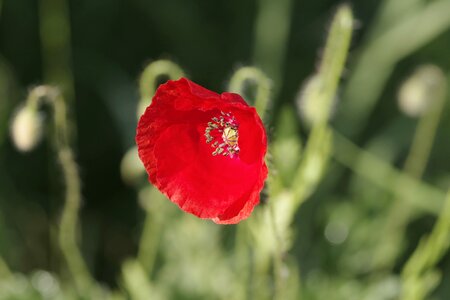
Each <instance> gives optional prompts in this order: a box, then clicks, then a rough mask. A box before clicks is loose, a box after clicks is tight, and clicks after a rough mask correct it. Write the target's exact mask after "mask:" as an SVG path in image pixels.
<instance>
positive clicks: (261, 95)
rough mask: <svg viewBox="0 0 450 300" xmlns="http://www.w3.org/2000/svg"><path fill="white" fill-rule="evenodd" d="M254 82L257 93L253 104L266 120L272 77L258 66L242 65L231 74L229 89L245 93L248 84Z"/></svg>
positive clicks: (241, 93)
mask: <svg viewBox="0 0 450 300" xmlns="http://www.w3.org/2000/svg"><path fill="white" fill-rule="evenodd" d="M249 83H253V84H254V85H255V86H256V95H255V100H254V103H253V106H254V107H255V108H256V111H257V112H258V114H259V116H260V117H261V119H262V120H264V117H265V114H266V111H267V109H268V106H269V104H270V91H271V82H270V79H269V78H268V77H267V76H266V75H265V74H264V73H263V72H262V71H261V70H260V69H258V68H255V67H242V68H240V69H239V70H237V71H236V72H235V73H234V74H233V76H231V79H230V84H229V86H228V90H229V91H230V92H233V93H238V94H240V95H243V94H244V91H245V88H246V85H247V84H249Z"/></svg>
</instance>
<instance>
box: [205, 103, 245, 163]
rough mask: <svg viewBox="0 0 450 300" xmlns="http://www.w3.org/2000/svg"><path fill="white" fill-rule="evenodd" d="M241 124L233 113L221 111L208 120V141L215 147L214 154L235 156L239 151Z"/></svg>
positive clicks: (206, 134) (206, 132)
mask: <svg viewBox="0 0 450 300" xmlns="http://www.w3.org/2000/svg"><path fill="white" fill-rule="evenodd" d="M238 129H239V124H238V123H237V121H236V119H235V118H234V116H233V115H232V114H231V113H224V112H220V116H219V117H214V118H212V119H211V121H210V122H208V126H207V127H206V129H205V138H206V143H207V144H211V147H212V148H213V149H214V151H213V152H212V155H213V156H216V155H219V154H221V155H223V156H230V157H235V156H237V154H238V153H239V145H238V139H239V130H238Z"/></svg>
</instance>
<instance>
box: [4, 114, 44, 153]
mask: <svg viewBox="0 0 450 300" xmlns="http://www.w3.org/2000/svg"><path fill="white" fill-rule="evenodd" d="M42 131H43V124H42V118H41V116H40V114H39V112H38V111H37V110H35V109H34V108H31V107H28V106H24V107H22V108H20V109H19V111H18V112H17V113H16V115H15V116H14V118H13V120H12V123H11V127H10V134H11V138H12V141H13V142H14V145H15V146H16V148H17V149H18V150H19V151H22V152H28V151H31V150H32V149H33V148H34V147H35V146H36V145H37V144H38V143H39V141H40V140H41V137H42Z"/></svg>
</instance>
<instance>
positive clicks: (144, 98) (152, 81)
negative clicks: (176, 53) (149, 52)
mask: <svg viewBox="0 0 450 300" xmlns="http://www.w3.org/2000/svg"><path fill="white" fill-rule="evenodd" d="M183 76H185V75H184V72H183V70H182V69H181V68H180V66H178V65H177V64H175V63H174V62H172V61H170V60H165V59H160V60H156V61H154V62H152V63H150V64H149V65H148V66H147V67H146V68H145V69H144V71H143V72H142V74H141V77H140V79H139V92H140V95H141V98H140V101H139V104H138V109H137V115H138V118H139V117H140V116H141V115H142V114H143V113H144V111H145V108H146V107H147V106H148V105H149V104H150V103H151V101H152V98H153V95H154V94H155V91H156V89H157V87H158V86H157V85H158V80H160V79H161V78H162V77H168V78H169V79H173V80H175V79H178V78H180V77H183Z"/></svg>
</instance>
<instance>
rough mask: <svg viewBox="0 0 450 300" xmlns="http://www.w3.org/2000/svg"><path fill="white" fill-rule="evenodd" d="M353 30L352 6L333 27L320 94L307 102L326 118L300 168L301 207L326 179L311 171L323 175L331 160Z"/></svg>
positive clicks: (343, 10)
mask: <svg viewBox="0 0 450 300" xmlns="http://www.w3.org/2000/svg"><path fill="white" fill-rule="evenodd" d="M352 30H353V15H352V11H351V9H350V7H349V6H348V5H342V6H341V7H340V8H339V10H338V11H337V13H336V15H335V17H334V19H333V22H332V24H331V28H330V34H329V36H328V38H327V41H326V44H325V51H324V55H323V58H322V61H321V63H320V67H319V70H318V72H317V74H316V75H315V76H316V77H317V78H319V79H320V80H319V84H316V85H315V86H314V88H315V89H317V90H316V91H315V92H312V93H311V94H310V97H311V99H306V101H308V102H310V104H311V105H320V110H319V111H321V112H322V114H321V116H322V117H321V118H318V119H317V122H315V123H314V124H313V128H312V130H311V134H310V137H309V141H308V143H307V145H306V147H305V151H304V154H303V155H304V158H303V162H302V163H301V164H300V166H299V168H298V171H297V174H296V175H295V177H294V178H295V179H294V183H302V184H297V185H296V186H294V188H293V189H294V197H295V199H296V201H298V202H299V203H301V202H302V201H303V200H302V199H303V198H304V197H307V196H308V195H309V191H311V190H312V189H313V188H314V187H315V185H316V184H317V182H318V180H319V179H320V176H321V175H322V174H318V175H319V176H310V174H311V173H310V172H309V171H310V170H311V169H316V170H318V171H319V172H321V171H323V168H324V166H325V164H326V161H327V160H328V154H329V145H330V143H331V142H330V141H331V133H329V130H328V125H327V122H328V119H329V115H330V112H331V108H332V101H333V98H334V97H335V95H336V90H337V86H338V83H339V79H340V77H341V74H342V71H343V69H344V65H345V61H346V57H347V54H348V50H349V47H350V41H351V35H352ZM327 149H328V150H327ZM318 154H322V156H321V157H319V156H318ZM312 157H314V158H316V159H317V160H316V161H317V162H318V163H315V161H313V162H314V166H312V167H311V158H312ZM306 179H310V180H306ZM306 183H308V184H306ZM307 185H309V186H307ZM307 191H308V192H307Z"/></svg>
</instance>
